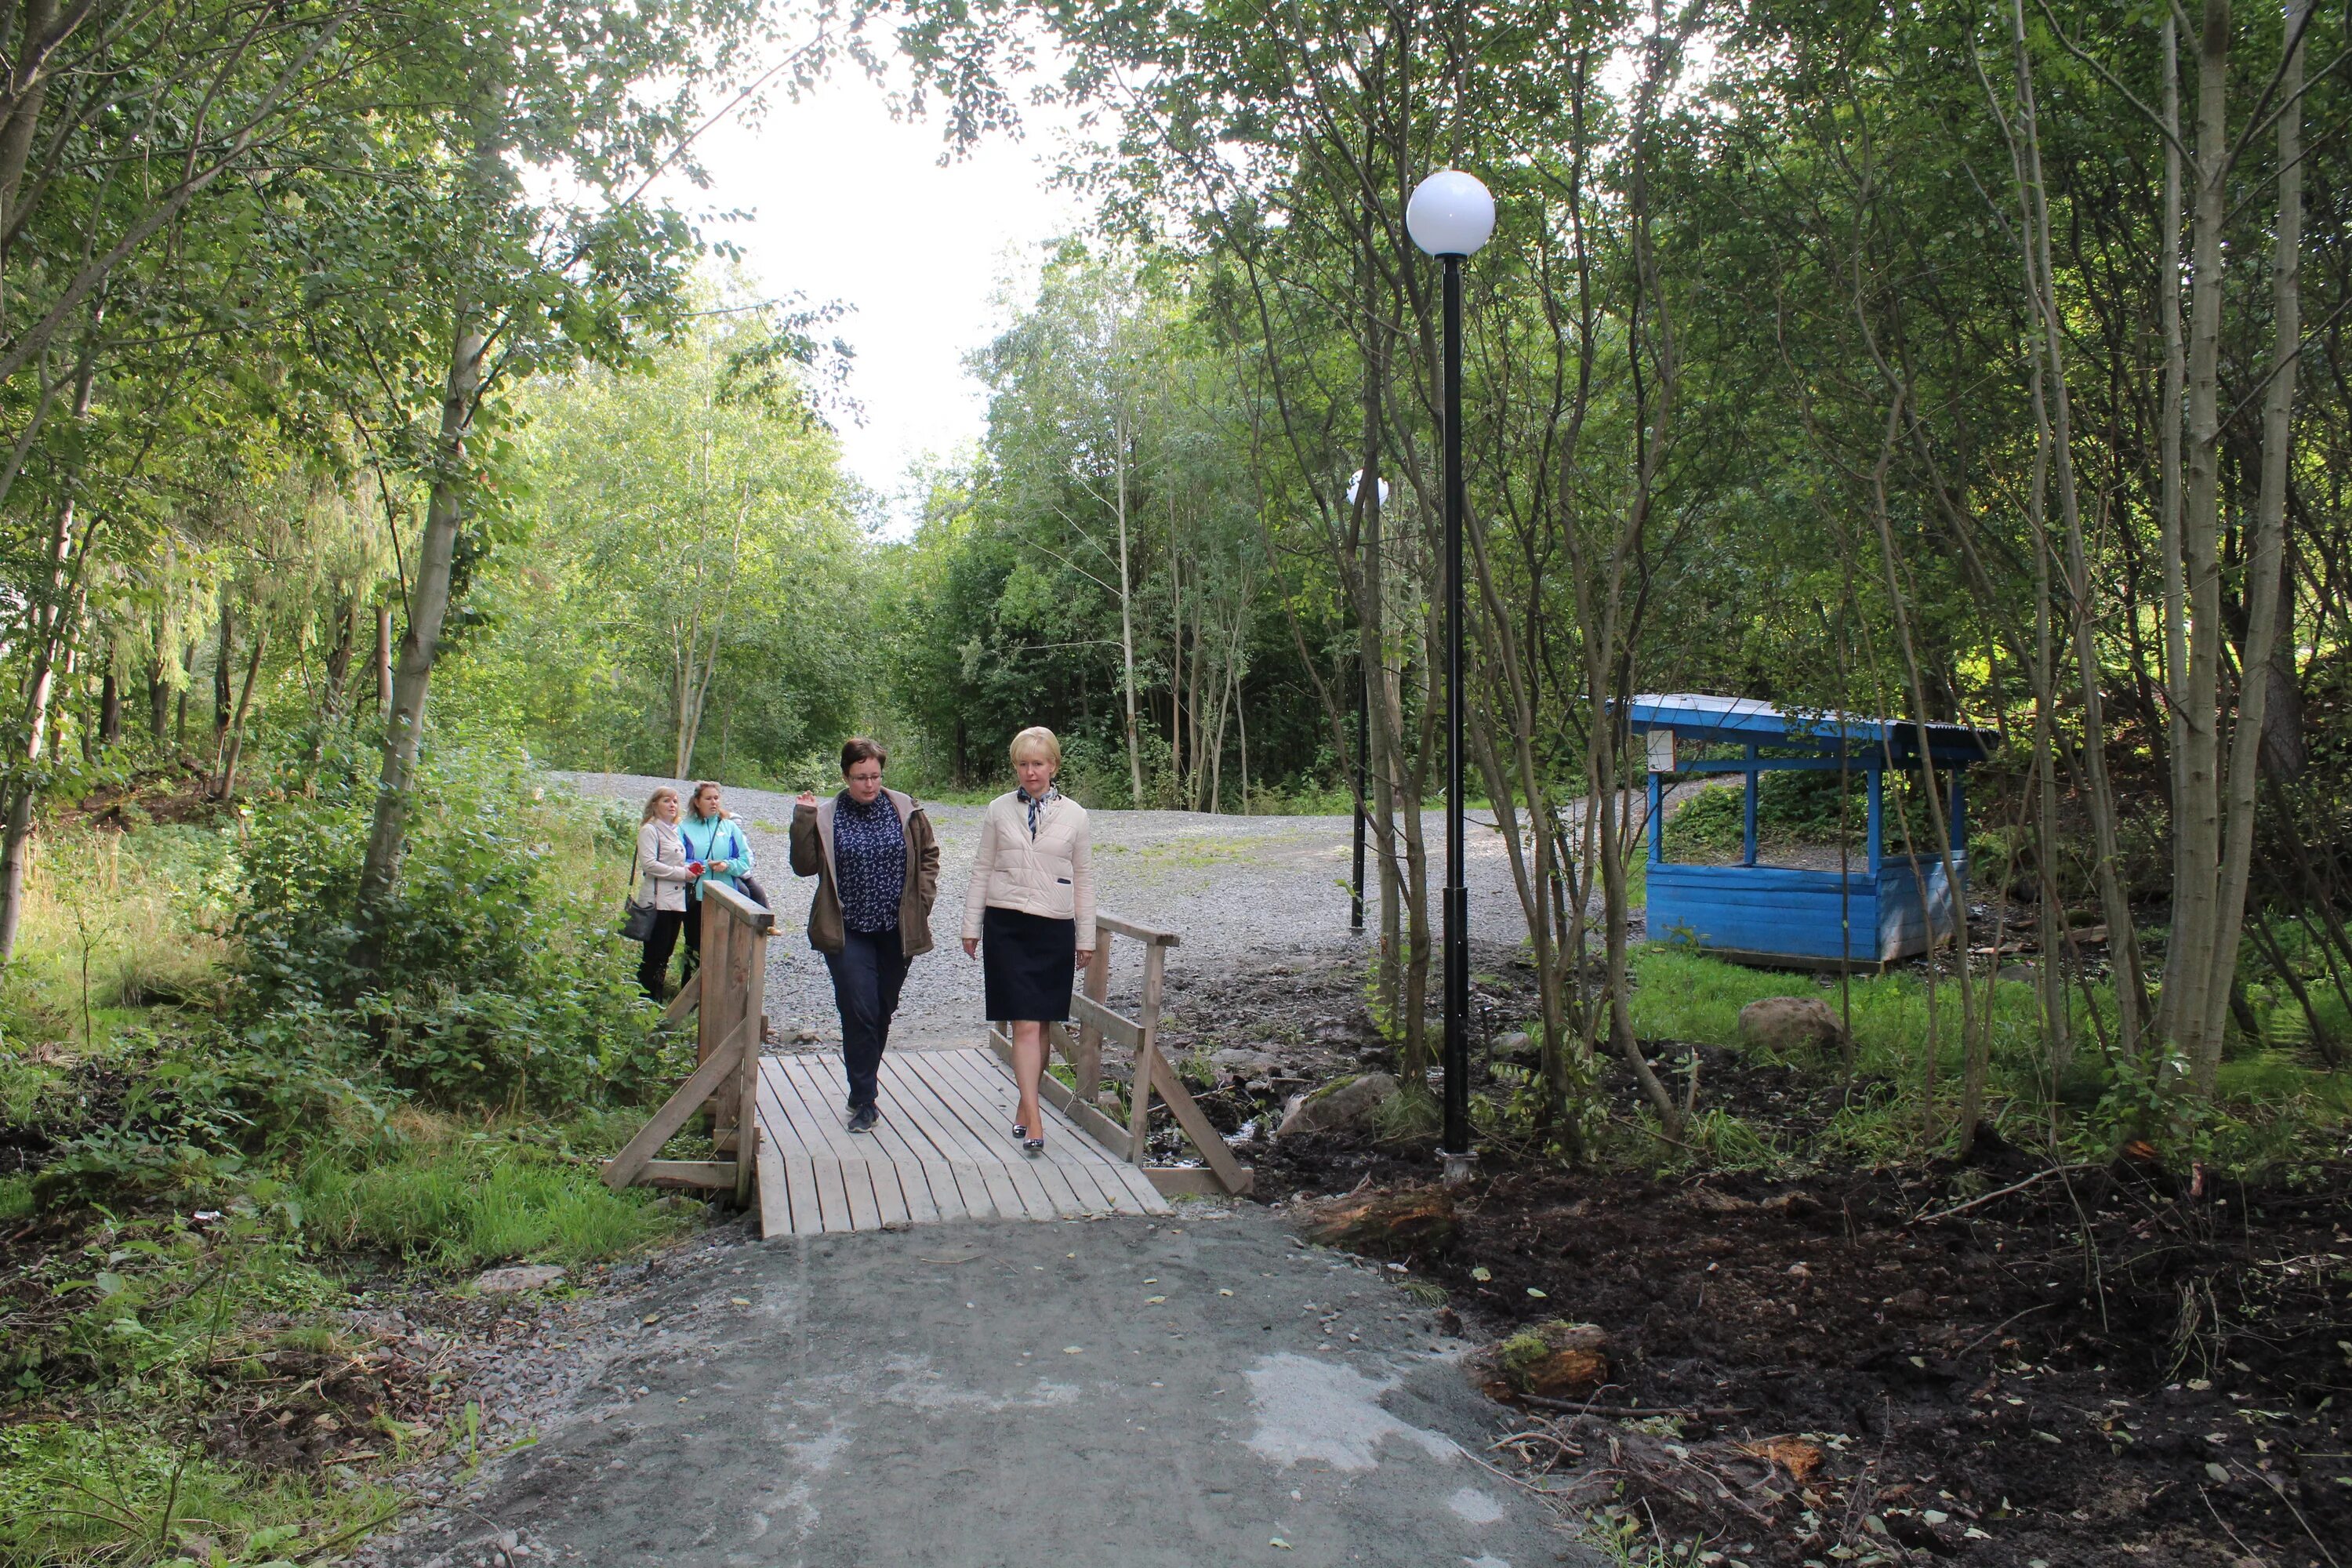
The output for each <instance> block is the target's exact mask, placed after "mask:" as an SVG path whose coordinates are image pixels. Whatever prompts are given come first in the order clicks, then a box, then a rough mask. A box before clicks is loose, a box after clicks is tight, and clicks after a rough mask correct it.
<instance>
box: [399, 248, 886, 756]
mask: <svg viewBox="0 0 2352 1568" xmlns="http://www.w3.org/2000/svg"><path fill="white" fill-rule="evenodd" d="M721 298H722V296H719V295H718V294H717V293H716V291H712V292H711V302H712V303H714V304H716V303H718V302H719V300H720V299H721ZM724 298H731V296H729V297H724ZM770 325H771V323H769V322H768V321H766V319H765V317H764V314H763V312H761V311H760V310H751V309H750V308H749V307H742V308H740V309H739V310H737V311H736V313H734V314H730V315H728V316H725V317H724V318H723V319H722V320H721V321H720V322H719V324H715V325H714V324H711V323H710V322H709V321H705V322H702V323H699V324H698V325H697V326H696V328H695V329H694V330H692V331H688V332H687V333H686V334H685V335H683V336H682V337H680V338H679V339H678V340H677V341H676V342H671V343H669V344H667V345H665V346H664V347H662V348H660V349H659V350H657V351H656V353H653V354H652V355H651V356H650V359H649V362H648V363H646V364H645V365H643V366H639V367H635V368H634V369H632V370H630V371H627V372H616V371H611V370H604V369H598V368H590V369H586V370H583V371H581V372H578V373H576V374H570V375H566V376H562V377H551V378H549V379H547V380H545V381H542V382H540V383H538V384H534V385H533V386H532V387H531V389H530V398H529V402H530V408H531V413H532V418H531V423H530V428H529V429H528V431H527V432H526V433H525V434H524V436H523V437H521V439H520V442H519V444H518V461H519V462H520V464H521V465H522V467H523V468H524V470H525V474H524V479H523V484H524V486H525V494H524V496H523V498H522V499H521V500H519V501H518V502H517V505H516V514H515V517H514V521H513V526H512V528H511V529H510V530H509V532H508V534H507V535H506V536H505V537H504V538H502V540H501V541H500V542H499V546H498V548H497V549H496V550H495V551H494V552H492V553H491V554H490V555H489V556H488V558H487V559H486V560H485V561H484V562H483V563H482V566H481V568H480V571H479V574H478V579H477V584H476V588H475V596H474V597H475V607H476V610H477V612H478V615H479V616H481V617H482V619H483V622H484V626H483V629H482V630H481V631H480V632H479V633H478V635H477V636H475V637H473V638H472V639H470V640H469V641H468V642H467V645H466V647H465V651H464V655H463V657H462V658H458V659H456V660H453V661H451V662H450V664H449V666H448V667H447V668H446V670H445V671H444V672H443V673H442V676H440V677H436V679H446V680H447V682H448V693H449V700H453V701H455V702H456V703H457V704H458V705H459V706H460V707H461V708H462V709H463V710H465V711H467V713H469V714H470V715H472V716H473V717H474V718H475V719H476V720H477V721H480V722H486V723H489V724H493V725H497V726H499V727H502V728H504V729H505V730H507V731H510V732H512V733H514V734H517V735H520V736H521V737H523V738H524V740H525V741H526V742H527V743H528V744H529V745H530V748H531V750H532V751H533V752H535V753H536V754H537V755H539V756H540V757H541V758H542V759H544V760H547V761H549V762H551V763H553V764H554V765H556V766H560V767H584V768H596V769H602V770H607V771H619V772H635V773H653V774H656V775H661V776H667V775H669V774H670V773H673V772H674V771H675V772H679V773H686V774H689V775H691V774H696V773H716V774H719V775H721V776H724V777H726V778H728V779H730V780H732V781H736V782H745V783H749V782H753V781H756V780H761V779H781V778H785V777H788V776H789V775H790V774H792V773H793V771H794V768H795V764H796V763H798V762H799V761H800V760H801V758H802V757H803V755H804V754H805V753H808V752H811V751H812V750H814V751H816V752H825V751H829V750H830V749H832V748H833V747H835V746H837V745H838V743H839V741H840V739H841V737H842V736H843V735H844V734H845V733H848V732H849V731H852V730H854V729H856V728H857V727H858V726H859V725H860V724H861V723H862V722H863V721H865V719H866V716H867V712H868V708H869V704H870V692H871V687H872V677H873V674H874V672H873V671H872V670H871V669H870V668H867V669H865V670H863V671H861V668H860V664H861V659H860V650H861V649H862V648H863V647H865V646H866V643H867V640H868V638H869V637H870V636H871V632H870V629H869V627H868V626H867V625H866V603H867V595H866V592H865V591H864V587H865V584H864V583H863V581H862V580H863V579H864V578H865V577H866V575H867V574H868V567H867V563H866V560H865V556H864V552H863V548H862V541H861V540H860V539H859V537H858V531H857V528H856V522H855V520H854V519H853V517H852V514H851V505H852V502H853V500H854V497H853V494H852V492H851V489H850V487H849V481H848V479H847V478H846V477H845V475H844V474H843V472H842V471H841V468H840V466H839V453H840V449H839V443H838V442H837V441H836V439H835V437H834V436H833V434H832V432H831V431H830V430H828V429H827V428H826V427H825V426H824V424H823V423H822V422H821V421H820V420H819V419H818V417H817V416H816V413H815V411H814V407H813V406H812V405H811V402H810V399H809V397H808V395H807V394H806V393H805V392H804V391H803V387H802V384H801V381H800V380H799V379H798V378H796V377H795V376H793V375H789V374H785V375H780V376H778V377H775V378H772V379H770V380H764V381H761V383H759V384H758V385H757V386H756V387H754V386H753V385H751V384H746V382H745V380H744V378H743V377H742V376H741V375H740V374H738V372H739V370H740V367H741V366H742V365H743V363H744V362H745V359H746V356H748V355H751V354H754V353H756V352H757V351H758V350H759V349H760V348H761V346H762V345H763V344H765V343H766V342H768V341H769V339H768V336H767V332H768V329H769V327H770ZM436 700H440V699H439V698H438V697H436ZM687 731H691V732H692V735H693V744H692V746H691V753H692V754H691V755H688V756H687V757H686V758H685V760H684V763H680V761H679V757H680V752H681V750H682V749H683V742H684V736H685V734H686V732H687ZM830 772H831V770H829V769H828V770H827V771H826V773H825V774H824V776H828V777H829V776H830Z"/></svg>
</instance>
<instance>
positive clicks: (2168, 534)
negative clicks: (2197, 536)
mask: <svg viewBox="0 0 2352 1568" xmlns="http://www.w3.org/2000/svg"><path fill="white" fill-rule="evenodd" d="M2162 112H2163V116H2164V132H2165V135H2164V245H2163V247H2162V248H2161V249H2160V250H2158V253H2157V258H2156V265H2157V316H2158V321H2159V322H2160V323H2161V326H2162V330H2163V333H2164V391H2163V395H2162V404H2161V408H2160V411H2159V413H2158V416H2157V417H2158V433H2157V467H2158V500H2157V504H2158V507H2159V509H2160V510H2161V515H2160V516H2159V517H2158V520H2157V528H2158V548H2159V549H2160V550H2161V551H2162V552H2163V555H2164V689H2165V698H2166V701H2165V711H2166V721H2165V729H2166V731H2167V733H2168V736H2169V738H2170V742H2171V743H2170V745H2169V747H2168V752H2169V753H2170V754H2169V756H2168V758H2167V762H2168V770H2169V777H2168V783H2169V784H2170V786H2171V794H2172V798H2171V802H2170V805H2171V808H2172V888H2173V900H2174V919H2175V921H2178V920H2179V906H2180V900H2181V898H2182V896H2183V894H2184V893H2185V891H2186V889H2188V888H2189V884H2190V882H2191V881H2192V879H2194V876H2195V871H2194V868H2192V866H2191V864H2190V860H2189V853H2188V842H2189V837H2188V835H2187V833H2185V832H2184V831H2183V824H2184V823H2185V821H2186V819H2187V813H2188V811H2189V803H2190V800H2191V798H2192V796H2193V795H2194V793H2195V789H2196V785H2195V784H2194V782H2193V781H2192V779H2191V778H2190V776H2189V744H2190V742H2189V717H2188V716H2189V698H2188V685H2187V682H2188V679H2189V589H2188V577H2187V570H2186V568H2185V567H2184V565H2183V564H2182V561H2181V534H2180V519H2181V506H2182V500H2181V493H2180V491H2181V479H2180V422H2181V404H2182V399H2183V398H2184V396H2185V395H2186V394H2187V386H2188V381H2189V358H2188V354H2189V351H2188V345H2187V342H2186V340H2185V339H2184V338H2183V336H2182V334H2181V327H2180V224H2181V184H2180V176H2181V171H2180V21H2179V15H2178V14H2177V13H2176V12H2174V11H2172V10H2170V9H2168V10H2167V11H2166V12H2165V14H2164V97H2163V110H2162ZM2050 788H2051V790H2052V791H2053V798H2054V792H2055V789H2056V784H2055V781H2054V780H2053V782H2052V784H2051V785H2050ZM2055 830H2056V822H2055V814H2054V812H2053V819H2052V821H2051V823H2050V825H2049V826H2047V827H2045V829H2044V832H2045V834H2047V833H2053V832H2054V831H2055ZM2048 881H2049V883H2050V887H2051V891H2050V892H2049V893H2048V894H2045V897H2054V896H2055V889H2056V879H2055V877H2054V876H2050V877H2048ZM2057 951H2058V950H2057V949H2056V948H2055V947H2053V946H2050V945H2048V944H2047V943H2045V944H2044V946H2043V947H2042V952H2044V953H2045V954H2054V953H2055V952H2057ZM2179 952H2180V947H2179V943H2178V942H2174V943H2173V944H2171V946H2170V947H2169V948H2168V951H2167V952H2166V954H2165V972H2164V988H2163V990H2162V992H2161V993H2160V994H2159V996H2158V1004H2157V1007H2158V1016H2157V1021H2156V1028H2157V1033H2158V1036H2159V1037H2162V1038H2165V1039H2177V1038H2179V1032H2178V1030H2177V1028H2176V1027H2175V1025H2174V1020H2175V1018H2176V1017H2177V1016H2179V1007H2178V1005H2177V1003H2178V997H2177V995H2176V994H2175V991H2174V987H2175V986H2176V985H2178V984H2179V983H2180V981H2181V971H2180V968H2179V963H2177V962H2176V955H2177V954H2179ZM2043 963H2044V967H2046V968H2048V967H2054V965H2053V963H2051V961H2050V960H2049V959H2047V958H2045V959H2044V961H2043Z"/></svg>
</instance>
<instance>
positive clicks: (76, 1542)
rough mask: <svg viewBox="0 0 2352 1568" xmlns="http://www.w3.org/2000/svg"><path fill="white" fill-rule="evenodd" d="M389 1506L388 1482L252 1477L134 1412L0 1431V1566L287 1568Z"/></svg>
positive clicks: (393, 1501) (354, 1531) (369, 1521)
mask: <svg viewBox="0 0 2352 1568" xmlns="http://www.w3.org/2000/svg"><path fill="white" fill-rule="evenodd" d="M396 1506H397V1500H396V1498H395V1494H394V1493H393V1491H392V1490H391V1489H389V1488H386V1487H383V1486H379V1485H375V1484H373V1483H368V1482H360V1483H358V1484H355V1485H353V1486H352V1487H350V1488H348V1489H345V1488H341V1487H337V1486H331V1485H329V1484H326V1483H325V1482H323V1481H320V1480H315V1479H309V1478H306V1477H301V1476H297V1475H278V1476H272V1477H267V1478H264V1477H259V1476H257V1475H256V1474H254V1473H253V1472H251V1471H249V1470H247V1468H244V1467H241V1466H236V1465H225V1464H219V1463H216V1462H215V1461H213V1460H212V1459H209V1458H206V1457H205V1454H204V1452H203V1448H202V1446H201V1443H200V1442H190V1441H185V1440H183V1439H180V1438H177V1437H175V1436H173V1435H172V1434H169V1433H167V1432H166V1431H164V1430H163V1428H162V1427H161V1426H158V1425H157V1424H155V1423H154V1422H152V1420H147V1419H143V1418H142V1417H139V1416H136V1415H124V1416H120V1417H115V1418H100V1419H89V1420H83V1421H70V1422H69V1421H33V1422H26V1423H23V1424H20V1425H16V1426H7V1427H0V1562H5V1563H12V1564H13V1563H26V1564H32V1563H40V1564H44V1565H47V1564H58V1565H59V1568H63V1565H66V1564H81V1563H92V1564H96V1563H168V1564H174V1565H176V1564H179V1563H191V1564H194V1563H201V1564H204V1565H205V1568H213V1565H214V1564H216V1563H217V1564H235V1563H255V1564H258V1563H285V1562H289V1561H301V1560H307V1559H309V1558H310V1557H311V1556H312V1554H314V1553H317V1552H322V1551H323V1550H325V1549H326V1548H328V1547H329V1545H330V1544H331V1543H332V1542H338V1541H340V1540H343V1539H346V1538H349V1537H352V1536H354V1535H356V1534H358V1533H360V1532H362V1531H364V1530H365V1529H366V1528H367V1527H368V1526H369V1525H371V1524H373V1523H375V1522H377V1521H382V1520H383V1519H385V1518H387V1517H388V1516H390V1515H391V1514H392V1513H393V1512H394V1509H395V1508H396Z"/></svg>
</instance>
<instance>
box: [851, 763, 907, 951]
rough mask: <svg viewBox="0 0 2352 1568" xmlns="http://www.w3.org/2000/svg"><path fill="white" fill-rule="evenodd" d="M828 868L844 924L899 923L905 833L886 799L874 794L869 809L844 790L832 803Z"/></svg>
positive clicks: (881, 927) (864, 927) (881, 926)
mask: <svg viewBox="0 0 2352 1568" xmlns="http://www.w3.org/2000/svg"><path fill="white" fill-rule="evenodd" d="M833 868H834V873H835V879H836V882H837V888H838V890H839V892H840V894H841V919H842V923H843V924H845V925H846V926H848V927H849V929H850V930H851V931H888V930H890V929H891V928H892V927H893V926H896V925H897V924H898V900H899V899H900V897H901V896H902V895H903V894H904V893H905V891H906V889H907V830H906V828H905V827H904V826H901V825H900V824H899V821H898V808H897V807H896V806H894V805H891V804H890V797H889V796H888V795H876V796H875V797H874V801H873V804H872V805H858V804H857V802H856V800H855V799H854V798H852V797H851V795H850V793H849V792H848V791H847V790H843V791H842V792H841V794H840V795H839V796H837V797H836V798H835V801H834V805H833Z"/></svg>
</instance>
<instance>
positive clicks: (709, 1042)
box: [694, 889, 741, 1133]
mask: <svg viewBox="0 0 2352 1568" xmlns="http://www.w3.org/2000/svg"><path fill="white" fill-rule="evenodd" d="M734 935H735V922H734V921H732V920H731V919H730V918H729V913H728V910H726V908H725V907H724V906H722V905H721V904H720V903H719V900H718V899H717V898H716V897H715V896H712V895H711V894H710V893H709V891H708V890H707V889H706V893H705V896H704V898H703V900H702V942H701V949H702V956H701V969H700V973H701V975H702V1008H701V1012H700V1014H699V1015H698V1020H699V1021H698V1026H697V1028H696V1030H695V1037H694V1059H695V1061H696V1062H697V1063H701V1062H706V1061H709V1059H710V1053H711V1052H712V1051H714V1050H716V1049H718V1047H719V1042H720V1041H721V1040H724V1039H726V1038H727V1037H728V1036H729V1035H730V1034H732V1033H733V1032H734V1029H735V1026H736V1024H737V1023H738V1022H739V1021H740V1018H741V1012H740V1006H739V1005H738V1004H739V1000H740V998H739V996H738V994H737V992H736V988H735V986H734V984H733V983H732V982H733V979H734V974H733V967H734V966H733V964H732V963H730V957H731V954H732V950H733V948H734V945H735V943H734ZM734 1100H735V1085H734V1081H733V1080H732V1079H726V1080H723V1081H722V1082H721V1083H720V1084H719V1089H718V1090H717V1091H716V1092H715V1093H713V1094H712V1095H711V1097H710V1121H711V1131H713V1132H714V1133H716V1132H718V1131H721V1130H722V1129H724V1128H726V1127H728V1126H730V1125H731V1124H732V1123H733V1121H734V1120H735V1118H734V1115H733V1111H734Z"/></svg>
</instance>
